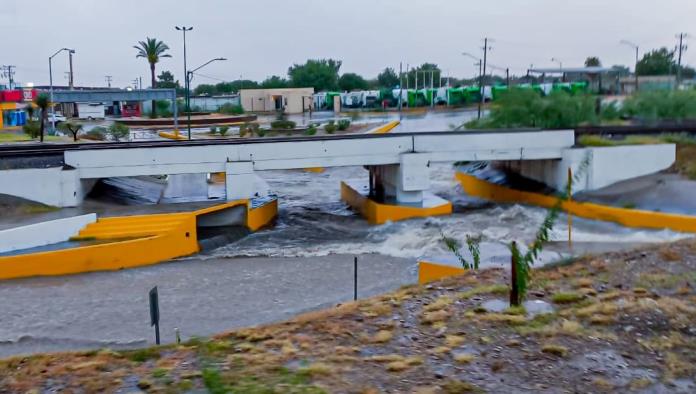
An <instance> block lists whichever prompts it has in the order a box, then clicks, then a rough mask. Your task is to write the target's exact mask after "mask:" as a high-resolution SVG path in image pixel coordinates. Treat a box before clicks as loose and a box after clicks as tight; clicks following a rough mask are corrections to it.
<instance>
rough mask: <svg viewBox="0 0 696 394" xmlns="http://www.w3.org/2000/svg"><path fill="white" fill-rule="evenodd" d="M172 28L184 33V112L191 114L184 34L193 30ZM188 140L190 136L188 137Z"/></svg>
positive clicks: (183, 27) (184, 27) (191, 28)
mask: <svg viewBox="0 0 696 394" xmlns="http://www.w3.org/2000/svg"><path fill="white" fill-rule="evenodd" d="M174 28H175V29H176V30H178V31H181V32H183V33H184V89H186V112H191V103H190V102H189V97H190V96H191V95H190V94H189V93H188V91H189V89H190V87H189V75H188V66H187V65H186V32H187V31H191V30H193V27H192V26H191V27H186V26H181V27H179V26H174ZM189 139H190V136H189Z"/></svg>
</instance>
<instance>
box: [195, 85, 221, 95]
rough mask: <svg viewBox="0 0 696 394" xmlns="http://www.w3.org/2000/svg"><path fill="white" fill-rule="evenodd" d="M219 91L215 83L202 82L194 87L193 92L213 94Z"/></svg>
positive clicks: (196, 93)
mask: <svg viewBox="0 0 696 394" xmlns="http://www.w3.org/2000/svg"><path fill="white" fill-rule="evenodd" d="M216 92H217V89H216V88H215V85H211V84H207V83H204V84H200V85H198V86H196V88H195V89H193V94H194V95H196V96H213V95H214V94H215V93H216Z"/></svg>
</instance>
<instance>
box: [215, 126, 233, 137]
mask: <svg viewBox="0 0 696 394" xmlns="http://www.w3.org/2000/svg"><path fill="white" fill-rule="evenodd" d="M218 131H219V132H220V135H221V136H225V134H227V132H228V131H230V127H229V126H220V130H218Z"/></svg>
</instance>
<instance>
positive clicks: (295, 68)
mask: <svg viewBox="0 0 696 394" xmlns="http://www.w3.org/2000/svg"><path fill="white" fill-rule="evenodd" d="M341 64H342V63H341V61H340V60H334V59H318V60H317V59H310V60H307V62H305V64H294V65H292V66H291V67H290V68H289V69H288V76H290V84H291V85H292V86H294V87H298V88H299V87H313V88H314V90H316V91H318V92H321V91H328V90H336V89H338V71H339V70H340V69H341Z"/></svg>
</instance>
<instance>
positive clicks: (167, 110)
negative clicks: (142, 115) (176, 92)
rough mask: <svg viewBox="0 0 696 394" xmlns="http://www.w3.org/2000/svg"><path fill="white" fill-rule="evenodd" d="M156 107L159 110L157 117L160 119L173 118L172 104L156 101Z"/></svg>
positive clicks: (165, 101)
mask: <svg viewBox="0 0 696 394" xmlns="http://www.w3.org/2000/svg"><path fill="white" fill-rule="evenodd" d="M155 107H156V108H157V116H159V117H160V118H170V117H171V116H172V111H171V107H172V103H170V102H169V101H167V100H157V101H155Z"/></svg>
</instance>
